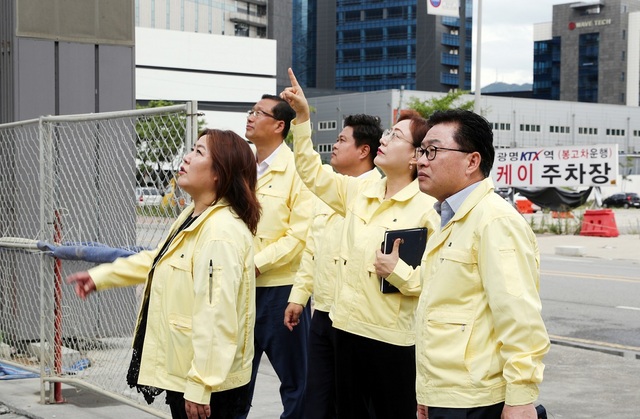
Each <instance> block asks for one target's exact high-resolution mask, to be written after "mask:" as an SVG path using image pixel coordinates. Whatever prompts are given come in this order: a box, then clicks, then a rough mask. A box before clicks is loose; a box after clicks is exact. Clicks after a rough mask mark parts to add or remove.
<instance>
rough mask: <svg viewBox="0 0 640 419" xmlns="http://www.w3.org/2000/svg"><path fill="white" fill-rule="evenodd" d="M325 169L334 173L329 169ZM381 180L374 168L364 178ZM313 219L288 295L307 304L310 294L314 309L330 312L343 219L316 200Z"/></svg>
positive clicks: (292, 300) (326, 167) (293, 300)
mask: <svg viewBox="0 0 640 419" xmlns="http://www.w3.org/2000/svg"><path fill="white" fill-rule="evenodd" d="M324 167H325V169H326V170H327V171H329V172H333V169H332V168H331V166H328V165H325V166H324ZM368 178H371V179H380V178H381V174H380V172H379V171H378V169H373V170H371V171H370V172H369V173H367V174H366V176H365V177H363V179H368ZM315 201H316V206H315V211H314V213H313V220H312V222H311V226H310V227H309V232H308V233H307V242H306V245H305V248H304V251H303V253H302V261H301V262H300V269H298V273H297V275H296V280H295V283H294V284H293V288H292V289H291V294H290V295H289V302H291V303H297V304H301V305H303V306H306V305H307V301H309V297H311V294H313V307H314V309H315V310H320V311H324V312H327V313H328V312H329V310H330V309H331V305H332V304H333V295H334V292H335V283H336V277H337V276H338V270H339V269H338V268H339V266H340V265H339V260H340V241H341V239H342V226H343V225H344V218H343V217H342V216H340V215H338V214H336V212H335V211H334V210H333V209H332V208H331V207H329V206H328V205H327V204H325V203H324V202H322V201H321V200H320V199H316V200H315Z"/></svg>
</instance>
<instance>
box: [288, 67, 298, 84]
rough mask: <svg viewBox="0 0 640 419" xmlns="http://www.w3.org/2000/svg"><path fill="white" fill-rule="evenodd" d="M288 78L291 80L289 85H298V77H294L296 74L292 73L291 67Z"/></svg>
mask: <svg viewBox="0 0 640 419" xmlns="http://www.w3.org/2000/svg"><path fill="white" fill-rule="evenodd" d="M289 80H290V81H291V87H300V85H299V84H298V79H296V75H295V74H293V70H292V69H291V68H289Z"/></svg>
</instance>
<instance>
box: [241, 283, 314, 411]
mask: <svg viewBox="0 0 640 419" xmlns="http://www.w3.org/2000/svg"><path fill="white" fill-rule="evenodd" d="M290 292H291V285H285V286H280V287H257V288H256V328H255V356H254V358H253V370H252V373H251V383H250V393H251V397H250V400H253V393H254V391H255V387H256V378H257V376H258V367H259V366H260V358H262V354H263V353H265V354H266V355H267V357H268V358H269V361H270V362H271V365H272V366H273V369H274V370H275V372H276V374H277V375H278V378H279V379H280V398H281V399H282V405H283V406H284V412H283V413H282V415H280V418H281V419H302V418H304V415H303V413H304V391H305V385H306V375H307V341H308V339H309V323H310V322H311V310H310V308H309V306H307V307H305V309H304V311H303V312H302V315H301V316H300V324H298V326H296V327H295V328H294V329H293V331H292V332H290V331H289V329H287V327H286V326H285V325H284V311H285V309H286V308H287V304H288V300H289V293H290ZM250 408H251V406H250V405H249V406H247V408H246V410H245V413H244V414H243V415H240V416H239V418H246V417H247V415H248V414H249V409H250Z"/></svg>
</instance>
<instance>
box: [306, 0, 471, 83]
mask: <svg viewBox="0 0 640 419" xmlns="http://www.w3.org/2000/svg"><path fill="white" fill-rule="evenodd" d="M460 4H461V5H462V7H460V17H459V18H454V17H444V16H434V15H429V14H427V4H426V2H424V1H418V2H416V1H415V0H381V1H367V0H336V1H318V2H317V4H316V6H317V10H316V19H317V25H316V30H317V33H316V45H315V57H314V59H315V62H316V67H315V85H313V84H312V83H309V87H316V88H320V89H342V90H352V91H361V92H363V91H374V90H384V89H400V88H405V89H411V90H425V91H433V92H448V91H450V90H455V89H463V90H470V89H471V44H472V11H473V1H472V0H466V1H465V0H463V1H461V2H460ZM310 53H311V52H310ZM310 80H311V79H310Z"/></svg>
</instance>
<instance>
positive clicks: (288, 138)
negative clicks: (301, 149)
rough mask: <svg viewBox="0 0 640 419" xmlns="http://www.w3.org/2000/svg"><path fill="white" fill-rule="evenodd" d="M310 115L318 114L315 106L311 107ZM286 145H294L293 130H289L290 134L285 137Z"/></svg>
mask: <svg viewBox="0 0 640 419" xmlns="http://www.w3.org/2000/svg"><path fill="white" fill-rule="evenodd" d="M309 113H316V108H315V107H313V106H309ZM311 136H312V137H313V131H311ZM284 143H285V144H288V145H291V144H293V133H292V132H291V130H289V133H288V134H287V136H286V137H285V139H284Z"/></svg>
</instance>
